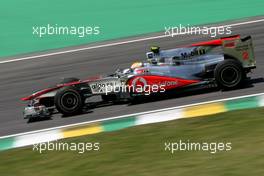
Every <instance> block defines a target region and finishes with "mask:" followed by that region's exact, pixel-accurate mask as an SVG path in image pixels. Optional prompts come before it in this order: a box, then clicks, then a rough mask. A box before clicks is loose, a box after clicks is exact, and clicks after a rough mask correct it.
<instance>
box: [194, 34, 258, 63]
mask: <svg viewBox="0 0 264 176" xmlns="http://www.w3.org/2000/svg"><path fill="white" fill-rule="evenodd" d="M191 46H201V47H202V46H205V47H208V46H211V47H214V46H221V47H222V49H223V54H224V56H225V58H232V59H237V60H238V61H240V62H241V64H242V66H243V67H244V68H255V67H256V60H255V55H254V47H253V42H252V38H251V36H247V37H244V38H241V37H240V35H235V36H230V37H224V38H220V39H217V40H211V41H205V42H199V43H195V44H192V45H191Z"/></svg>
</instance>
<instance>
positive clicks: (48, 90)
mask: <svg viewBox="0 0 264 176" xmlns="http://www.w3.org/2000/svg"><path fill="white" fill-rule="evenodd" d="M101 78H102V77H101V76H94V77H90V78H89V79H86V80H83V81H76V82H71V83H65V84H57V85H56V86H55V87H52V88H47V89H43V90H41V91H38V92H36V93H34V94H32V95H30V96H27V97H23V98H21V99H20V100H22V101H28V100H32V99H35V98H37V97H39V96H41V95H43V94H46V93H49V92H52V91H54V90H57V89H60V88H62V87H65V86H72V85H77V84H81V83H88V82H90V81H94V80H97V79H101Z"/></svg>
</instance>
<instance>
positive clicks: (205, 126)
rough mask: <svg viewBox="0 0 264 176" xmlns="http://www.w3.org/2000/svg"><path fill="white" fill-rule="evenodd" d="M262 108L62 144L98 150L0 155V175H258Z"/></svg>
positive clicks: (263, 158)
mask: <svg viewBox="0 0 264 176" xmlns="http://www.w3.org/2000/svg"><path fill="white" fill-rule="evenodd" d="M263 134H264V108H258V109H250V110H241V111H232V112H228V113H222V114H218V115H214V116H206V117H199V118H191V119H182V120H176V121H170V122H164V123H158V124H152V125H144V126H137V127H132V128H128V129H124V130H120V131H115V132H108V133H100V134H97V135H91V136H83V137H78V138H71V139H66V140H64V142H69V143H70V142H100V151H92V152H86V153H84V154H78V153H76V152H70V151H68V152H66V151H60V152H58V151H57V152H55V151H48V152H47V151H46V152H44V153H42V154H39V153H37V152H33V151H32V148H22V149H13V150H8V151H4V152H1V153H0V159H1V160H0V175H2V176H6V175H18V174H19V176H23V175H26V176H31V175H32V176H35V175H65V176H67V175H69V176H72V175H85V176H87V175H89V176H92V175H107V176H111V175H114V176H119V175H120V176H124V175H135V176H141V175H144V176H153V175H158V176H160V175H184V176H189V175H190V176H193V175H239V176H240V175H262V174H263V173H264V168H263V163H264V140H263V139H264V138H263ZM179 140H183V141H186V140H190V141H192V142H232V150H231V151H228V152H226V151H225V152H224V151H220V152H217V153H215V154H211V153H210V152H206V151H192V152H191V151H189V152H187V151H177V152H175V153H174V154H171V153H169V152H167V151H164V142H168V141H170V142H177V141H179Z"/></svg>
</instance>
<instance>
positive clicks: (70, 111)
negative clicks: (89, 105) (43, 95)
mask: <svg viewBox="0 0 264 176" xmlns="http://www.w3.org/2000/svg"><path fill="white" fill-rule="evenodd" d="M54 103H55V106H56V108H57V110H58V111H59V112H60V113H62V114H63V115H66V116H70V115H75V114H78V113H80V112H81V111H82V109H83V106H84V98H83V96H82V95H81V94H80V92H79V91H78V89H77V88H75V87H73V86H70V87H63V88H62V89H60V90H58V92H57V93H56V95H55V98H54Z"/></svg>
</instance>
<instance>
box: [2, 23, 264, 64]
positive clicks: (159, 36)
mask: <svg viewBox="0 0 264 176" xmlns="http://www.w3.org/2000/svg"><path fill="white" fill-rule="evenodd" d="M259 22H264V19H259V20H253V21H245V22H240V23H233V24H227V25H219V26H215V27H223V26H231V27H234V26H241V25H247V24H252V23H259ZM175 35H183V33H181V34H175ZM165 37H170V36H168V35H158V36H154V37H147V38H140V39H135V40H127V41H123V42H114V43H109V44H103V45H96V46H91V47H84V48H79V49H71V50H66V51H58V52H53V53H48V54H40V55H35V56H28V57H21V58H17V59H10V60H5V61H0V64H4V63H10V62H17V61H23V60H30V59H36V58H41V57H47V56H55V55H60V54H66V53H73V52H78V51H84V50H91V49H97V48H104V47H109V46H117V45H123V44H128V43H135V42H141V41H147V40H153V39H160V38H165Z"/></svg>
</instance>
